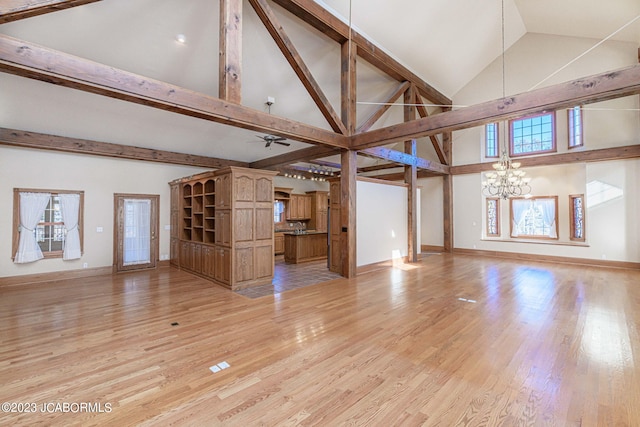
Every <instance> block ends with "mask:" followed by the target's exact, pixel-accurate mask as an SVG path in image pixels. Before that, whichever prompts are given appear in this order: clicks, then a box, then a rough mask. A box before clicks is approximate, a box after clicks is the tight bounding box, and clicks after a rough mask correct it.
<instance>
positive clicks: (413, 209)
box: [404, 85, 420, 262]
mask: <svg viewBox="0 0 640 427" xmlns="http://www.w3.org/2000/svg"><path fill="white" fill-rule="evenodd" d="M414 102H415V95H414V91H413V85H411V86H410V87H409V88H408V89H407V90H406V91H405V93H404V105H405V106H404V121H405V122H409V121H411V120H414V119H415V118H416V109H415V107H413V104H414ZM404 152H405V154H409V155H411V156H412V157H414V158H415V157H416V156H417V154H418V152H417V144H416V140H415V139H412V140H408V141H405V142H404ZM404 182H405V183H406V184H408V185H409V187H408V189H407V190H408V191H407V215H408V218H407V242H408V247H407V258H408V261H409V262H417V261H418V221H419V220H420V219H419V218H418V215H417V212H418V168H417V166H416V164H415V162H414V163H413V164H412V165H407V166H405V167H404Z"/></svg>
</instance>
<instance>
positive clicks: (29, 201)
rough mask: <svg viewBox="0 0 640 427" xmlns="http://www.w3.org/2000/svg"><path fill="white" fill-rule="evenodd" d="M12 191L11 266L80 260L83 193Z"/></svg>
mask: <svg viewBox="0 0 640 427" xmlns="http://www.w3.org/2000/svg"><path fill="white" fill-rule="evenodd" d="M13 191H14V198H13V200H14V202H13V206H14V210H13V242H12V244H13V246H12V256H13V257H14V262H15V263H25V262H33V261H37V260H39V259H42V258H63V259H77V258H80V255H81V253H82V237H83V233H82V229H83V220H82V217H83V215H82V213H83V205H84V192H82V191H59V190H25V189H17V188H15V189H14V190H13ZM23 233H24V234H23Z"/></svg>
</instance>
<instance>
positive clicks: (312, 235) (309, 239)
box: [284, 230, 327, 264]
mask: <svg viewBox="0 0 640 427" xmlns="http://www.w3.org/2000/svg"><path fill="white" fill-rule="evenodd" d="M326 258H327V232H326V231H313V230H307V231H304V232H302V233H297V232H290V233H284V261H285V262H287V263H289V264H299V263H301V262H307V261H316V260H320V259H326Z"/></svg>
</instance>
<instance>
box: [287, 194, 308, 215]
mask: <svg viewBox="0 0 640 427" xmlns="http://www.w3.org/2000/svg"><path fill="white" fill-rule="evenodd" d="M286 218H287V220H288V221H302V220H308V219H311V197H310V196H307V195H304V194H292V195H291V196H290V198H289V203H288V205H287V212H286Z"/></svg>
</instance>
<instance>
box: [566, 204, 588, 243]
mask: <svg viewBox="0 0 640 427" xmlns="http://www.w3.org/2000/svg"><path fill="white" fill-rule="evenodd" d="M569 214H570V215H571V229H570V230H569V232H570V236H569V238H570V239H571V240H576V241H579V242H584V241H585V233H584V232H585V230H584V194H577V195H571V196H569Z"/></svg>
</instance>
